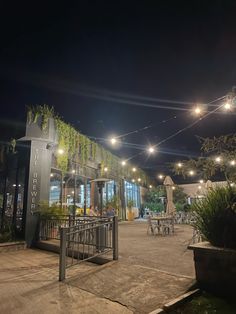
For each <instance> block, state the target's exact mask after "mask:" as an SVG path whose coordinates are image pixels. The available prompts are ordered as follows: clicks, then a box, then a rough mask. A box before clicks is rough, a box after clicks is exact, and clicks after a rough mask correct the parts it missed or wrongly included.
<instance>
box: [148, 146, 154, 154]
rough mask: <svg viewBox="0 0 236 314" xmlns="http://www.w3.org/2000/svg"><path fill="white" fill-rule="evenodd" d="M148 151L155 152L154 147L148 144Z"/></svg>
mask: <svg viewBox="0 0 236 314" xmlns="http://www.w3.org/2000/svg"><path fill="white" fill-rule="evenodd" d="M148 152H149V153H150V154H152V153H154V152H155V148H154V147H153V146H150V147H149V148H148Z"/></svg>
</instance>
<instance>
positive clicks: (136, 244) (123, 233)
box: [0, 221, 194, 314]
mask: <svg viewBox="0 0 236 314" xmlns="http://www.w3.org/2000/svg"><path fill="white" fill-rule="evenodd" d="M191 236H192V230H191V228H190V227H189V226H177V227H176V232H175V235H173V236H166V237H161V236H160V237H159V236H158V237H153V236H147V234H146V223H144V222H139V221H135V222H124V223H120V224H119V257H120V258H119V261H118V262H111V263H108V264H105V265H100V266H98V265H95V264H93V263H82V264H80V265H79V266H75V267H73V268H70V269H69V270H68V271H67V280H66V281H65V282H63V283H59V282H58V255H56V254H54V253H50V252H45V251H40V250H21V251H16V252H8V253H0V313H6V314H8V313H9V314H11V313H14V314H18V313H23V314H28V313H35V314H36V313H111V314H112V313H149V312H151V311H152V310H154V309H156V308H158V307H161V306H163V304H165V303H166V302H168V301H170V300H171V299H173V298H175V297H177V296H179V295H180V294H182V293H184V292H185V291H186V290H187V289H188V288H189V287H190V286H191V285H192V284H193V282H194V266H193V257H192V252H191V251H187V249H186V248H187V245H188V243H189V241H190V239H191Z"/></svg>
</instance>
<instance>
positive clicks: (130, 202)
mask: <svg viewBox="0 0 236 314" xmlns="http://www.w3.org/2000/svg"><path fill="white" fill-rule="evenodd" d="M134 205H135V203H134V201H133V200H128V202H127V208H128V210H129V211H131V210H132V209H133V207H134Z"/></svg>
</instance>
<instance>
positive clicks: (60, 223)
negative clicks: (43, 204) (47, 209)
mask: <svg viewBox="0 0 236 314" xmlns="http://www.w3.org/2000/svg"><path fill="white" fill-rule="evenodd" d="M97 219H98V218H97V217H90V216H76V217H75V218H73V217H72V216H70V215H64V216H58V217H40V225H39V240H51V239H56V240H60V228H61V227H65V228H69V227H72V226H77V225H81V224H82V225H83V224H85V223H87V222H89V221H94V220H97Z"/></svg>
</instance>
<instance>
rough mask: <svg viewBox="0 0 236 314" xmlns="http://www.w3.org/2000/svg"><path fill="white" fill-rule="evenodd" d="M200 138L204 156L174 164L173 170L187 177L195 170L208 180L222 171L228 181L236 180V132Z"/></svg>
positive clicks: (196, 173)
mask: <svg viewBox="0 0 236 314" xmlns="http://www.w3.org/2000/svg"><path fill="white" fill-rule="evenodd" d="M198 139H199V140H200V142H201V151H202V156H200V157H199V158H197V159H190V160H184V161H182V162H180V163H178V164H175V165H173V168H172V170H173V172H174V173H175V174H178V175H179V174H180V175H183V176H184V177H186V176H189V175H190V171H193V172H194V174H195V175H199V176H201V178H203V179H206V180H207V179H210V178H212V177H213V176H215V175H216V174H219V173H221V174H223V175H224V178H225V180H227V181H228V182H236V134H228V135H222V136H219V137H213V138H200V137H198Z"/></svg>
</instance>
